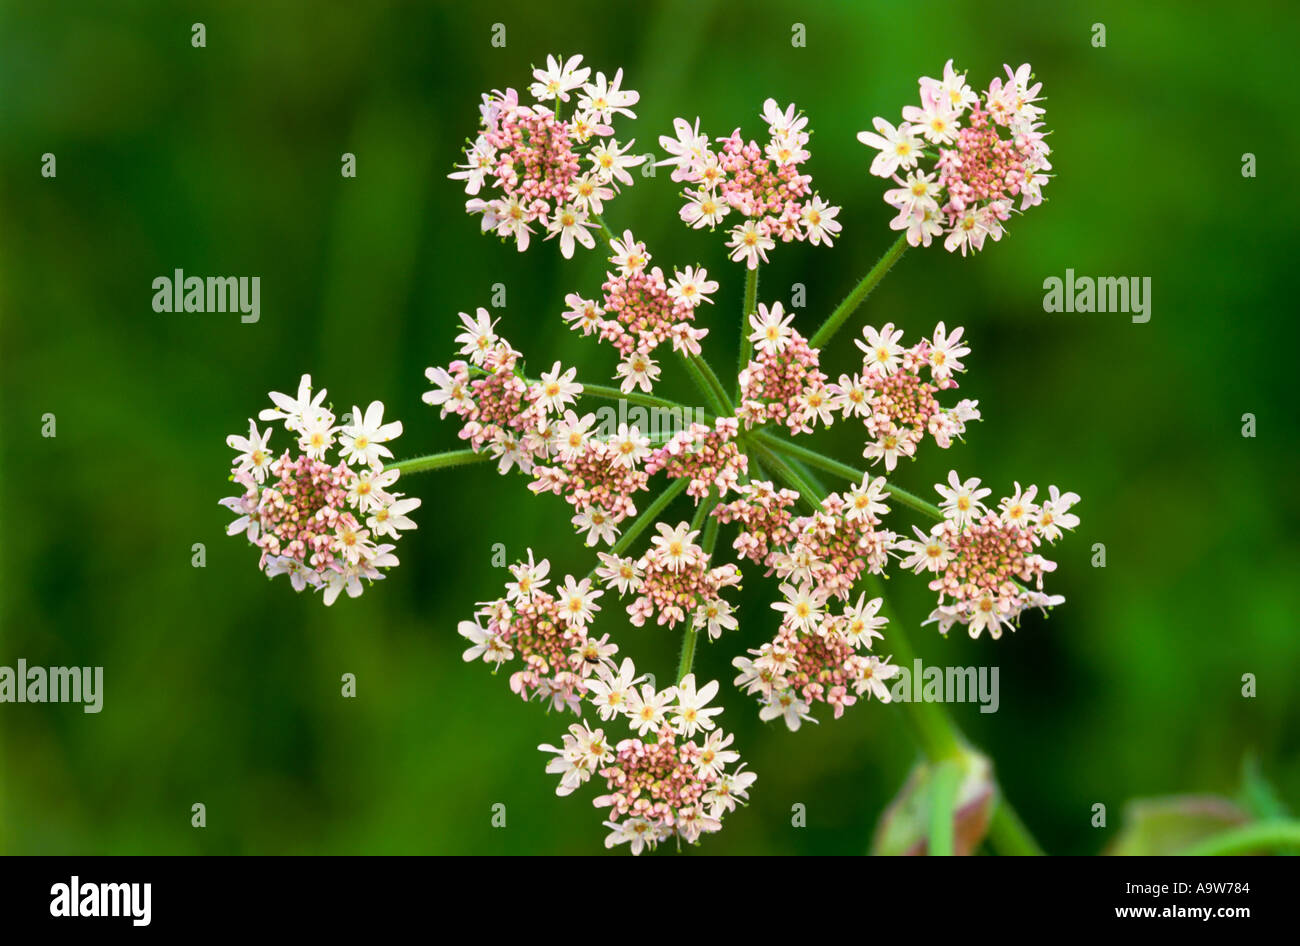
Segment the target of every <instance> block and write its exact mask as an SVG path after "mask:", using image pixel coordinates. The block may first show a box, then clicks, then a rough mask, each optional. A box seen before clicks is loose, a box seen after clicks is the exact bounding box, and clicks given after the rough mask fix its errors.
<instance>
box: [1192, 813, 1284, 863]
mask: <svg viewBox="0 0 1300 946" xmlns="http://www.w3.org/2000/svg"><path fill="white" fill-rule="evenodd" d="M1285 847H1300V821H1276V820H1275V821H1258V822H1256V823H1255V824H1248V825H1244V826H1242V827H1240V828H1234V829H1232V830H1231V831H1225V832H1223V833H1222V834H1218V835H1215V836H1214V837H1212V838H1206V839H1205V840H1204V841H1197V842H1196V843H1195V844H1193V845H1190V846H1189V847H1185V848H1183V849H1182V850H1181V851H1179V852H1178V853H1179V854H1182V855H1185V856H1188V857H1223V856H1225V855H1230V854H1253V853H1257V852H1259V851H1265V850H1276V849H1277V848H1285Z"/></svg>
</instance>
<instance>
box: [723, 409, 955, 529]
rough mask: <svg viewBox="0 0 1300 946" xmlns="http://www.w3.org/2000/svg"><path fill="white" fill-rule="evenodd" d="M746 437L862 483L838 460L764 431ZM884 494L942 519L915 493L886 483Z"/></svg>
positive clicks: (935, 508) (858, 472) (856, 473)
mask: <svg viewBox="0 0 1300 946" xmlns="http://www.w3.org/2000/svg"><path fill="white" fill-rule="evenodd" d="M748 436H749V437H750V438H751V442H752V440H753V439H757V440H759V441H761V442H762V443H763V444H764V445H766V446H768V447H771V448H772V449H773V450H775V451H777V452H779V453H783V454H785V455H786V456H789V457H796V458H798V459H800V460H803V461H804V462H805V463H807V464H808V465H809V466H815V467H817V468H819V469H822V470H825V471H826V472H827V473H834V474H836V475H837V476H842V477H844V478H845V479H847V480H850V481H852V482H853V483H861V482H862V477H863V476H864V473H863V472H862V471H861V470H857V469H854V468H853V467H851V466H849V465H848V464H847V463H841V462H840V461H839V460H834V459H832V458H830V457H828V456H826V455H824V454H821V453H818V452H817V451H816V450H809V449H808V448H807V447H801V446H799V444H797V443H791V442H790V441H788V440H783V439H782V438H780V437H777V436H776V435H774V434H770V433H768V432H767V431H765V430H756V431H753V432H752V433H750V434H749V435H748ZM885 492H887V493H888V494H889V495H890V496H892V497H893V498H894V499H896V500H898V502H900V503H901V504H902V505H904V506H910V507H911V508H912V509H915V510H916V511H917V512H923V513H925V514H926V515H927V516H930V517H931V518H932V519H942V518H943V511H942V510H940V509H939V507H938V506H936V505H935V504H934V503H931V502H926V501H925V500H924V499H922V498H921V497H920V496H917V495H916V494H915V493H909V492H908V491H907V490H905V489H900V488H899V487H897V486H894V485H893V484H888V483H887V484H886V485H885Z"/></svg>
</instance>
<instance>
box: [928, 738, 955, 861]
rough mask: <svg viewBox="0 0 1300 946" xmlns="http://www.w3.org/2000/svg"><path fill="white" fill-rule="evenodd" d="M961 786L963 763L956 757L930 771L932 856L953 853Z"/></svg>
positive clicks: (930, 851) (929, 845) (930, 852)
mask: <svg viewBox="0 0 1300 946" xmlns="http://www.w3.org/2000/svg"><path fill="white" fill-rule="evenodd" d="M960 788H961V765H960V764H959V763H958V762H957V760H956V759H948V760H945V761H943V762H940V763H939V764H938V765H936V766H935V767H934V769H933V770H932V771H931V773H930V843H929V844H928V846H927V853H928V854H929V855H930V856H931V857H951V856H952V855H953V814H954V812H955V810H956V807H957V791H958V790H959V789H960Z"/></svg>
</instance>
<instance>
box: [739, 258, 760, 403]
mask: <svg viewBox="0 0 1300 946" xmlns="http://www.w3.org/2000/svg"><path fill="white" fill-rule="evenodd" d="M757 311H758V267H757V266H755V267H754V268H753V269H750V270H746V271H745V302H744V305H743V307H742V309H741V312H740V360H739V361H738V362H737V363H736V397H735V400H736V401H737V402H739V401H740V373H741V372H742V371H744V370H745V366H746V365H747V364H749V360H750V359H751V358H752V357H754V343H753V342H751V341H750V340H749V317H750V316H751V315H753V314H754V313H755V312H757Z"/></svg>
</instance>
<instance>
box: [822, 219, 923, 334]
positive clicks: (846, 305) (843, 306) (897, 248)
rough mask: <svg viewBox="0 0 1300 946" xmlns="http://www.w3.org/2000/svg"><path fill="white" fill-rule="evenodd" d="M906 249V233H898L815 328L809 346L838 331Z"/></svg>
mask: <svg viewBox="0 0 1300 946" xmlns="http://www.w3.org/2000/svg"><path fill="white" fill-rule="evenodd" d="M906 249H907V233H906V232H903V233H900V234H899V236H898V239H897V240H895V241H894V245H893V246H891V247H890V248H889V249H888V250H886V251H885V255H884V256H882V257H880V259H878V260H877V261H876V265H875V266H872V267H871V270H870V271H869V272H868V273H867V274H866V275H865V276H863V277H862V279H861V281H860V282H859V283H858V284H857V285H856V286H854V287H853V291H852V292H850V293H849V294H848V295H847V296H845V297H844V301H843V302H841V303H840V304H839V306H838V307H837V308H836V309H835V311H834V312H832V313H831V314H830V318H828V319H827V320H826V321H825V322H823V323H822V327H821V328H819V329H818V330H817V334H816V335H814V336H813V337H812V339H811V340H810V341H809V342H808V346H809V347H810V348H821V347H823V346H824V345H825V344H826V343H827V342H828V341H830V338H831V336H832V335H834V334H835V333H836V332H838V331H839V329H840V326H841V325H843V324H844V320H845V319H847V318H848V317H849V316H850V315H852V314H853V312H854V310H855V309H857V307H858V306H860V305H862V303H863V301H864V300H865V299H866V298H867V296H869V295H870V294H871V290H873V289H875V288H876V286H877V285H879V283H880V281H881V280H882V279H884V278H885V274H886V273H887V272H889V270H890V268H891V267H893V265H894V264H895V263H897V262H898V259H899V257H901V256H902V255H903V252H904V251H905V250H906Z"/></svg>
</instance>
